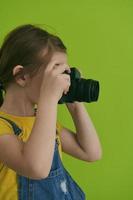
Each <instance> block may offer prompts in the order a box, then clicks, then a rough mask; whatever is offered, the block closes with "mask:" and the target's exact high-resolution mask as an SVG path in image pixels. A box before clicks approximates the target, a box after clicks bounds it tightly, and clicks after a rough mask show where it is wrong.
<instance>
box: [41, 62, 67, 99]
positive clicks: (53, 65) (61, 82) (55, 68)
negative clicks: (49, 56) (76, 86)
mask: <svg viewBox="0 0 133 200" xmlns="http://www.w3.org/2000/svg"><path fill="white" fill-rule="evenodd" d="M65 70H67V71H68V72H70V68H69V67H68V66H67V64H59V63H58V61H57V60H53V61H51V62H50V63H49V64H48V65H47V67H46V69H45V70H44V74H43V80H42V85H41V89H40V93H41V95H44V96H46V95H50V96H52V97H53V98H55V99H56V100H57V102H58V101H59V99H60V98H61V97H62V95H63V92H64V94H66V93H67V91H68V90H69V87H70V75H68V74H65V73H63V72H64V71H65ZM44 93H45V94H44Z"/></svg>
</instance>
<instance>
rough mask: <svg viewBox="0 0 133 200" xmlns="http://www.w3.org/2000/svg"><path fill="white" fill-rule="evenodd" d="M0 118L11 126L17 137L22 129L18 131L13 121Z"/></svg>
mask: <svg viewBox="0 0 133 200" xmlns="http://www.w3.org/2000/svg"><path fill="white" fill-rule="evenodd" d="M0 118H2V119H5V120H6V121H8V122H9V123H10V124H11V126H12V128H13V131H14V133H15V135H19V134H20V133H21V132H22V129H20V128H19V127H18V126H17V125H16V124H15V123H14V122H13V121H11V120H10V119H7V118H5V117H1V116H0Z"/></svg>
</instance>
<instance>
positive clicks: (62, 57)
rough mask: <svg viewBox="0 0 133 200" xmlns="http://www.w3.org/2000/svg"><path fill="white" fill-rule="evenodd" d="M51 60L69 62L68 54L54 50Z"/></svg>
mask: <svg viewBox="0 0 133 200" xmlns="http://www.w3.org/2000/svg"><path fill="white" fill-rule="evenodd" d="M51 60H58V61H59V62H60V63H67V54H66V53H64V52H54V53H53V55H52V58H51Z"/></svg>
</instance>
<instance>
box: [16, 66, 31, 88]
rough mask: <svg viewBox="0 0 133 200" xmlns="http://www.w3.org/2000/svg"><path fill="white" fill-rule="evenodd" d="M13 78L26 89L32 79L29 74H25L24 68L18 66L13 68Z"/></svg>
mask: <svg viewBox="0 0 133 200" xmlns="http://www.w3.org/2000/svg"><path fill="white" fill-rule="evenodd" d="M13 76H14V79H15V80H16V83H17V84H19V85H20V86H22V87H24V86H25V85H26V84H27V82H28V81H29V79H30V76H29V75H28V74H24V67H23V66H22V65H17V66H15V67H14V68H13Z"/></svg>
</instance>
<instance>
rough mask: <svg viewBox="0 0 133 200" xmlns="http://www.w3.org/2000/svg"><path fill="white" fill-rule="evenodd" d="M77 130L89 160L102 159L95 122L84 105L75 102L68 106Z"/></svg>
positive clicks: (80, 142)
mask: <svg viewBox="0 0 133 200" xmlns="http://www.w3.org/2000/svg"><path fill="white" fill-rule="evenodd" d="M67 107H68V110H69V112H70V113H71V116H72V118H73V122H74V124H75V128H76V135H77V140H78V143H79V144H80V146H81V148H82V149H83V150H84V152H86V154H87V155H88V158H89V160H90V161H91V160H92V161H94V160H97V159H100V158H101V154H102V148H101V144H100V141H99V137H98V135H97V132H96V129H95V127H94V125H93V122H92V120H91V118H90V116H89V114H88V112H87V111H86V109H85V107H84V104H83V103H79V102H75V103H73V104H72V105H71V104H67Z"/></svg>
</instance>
